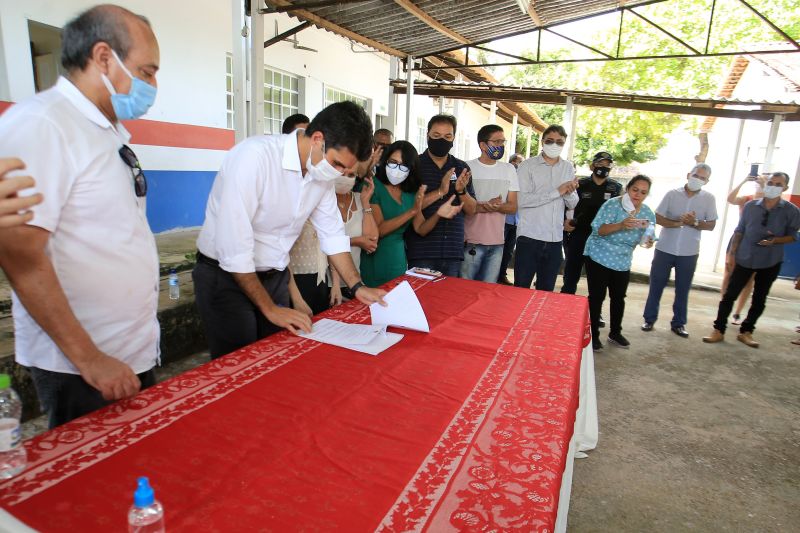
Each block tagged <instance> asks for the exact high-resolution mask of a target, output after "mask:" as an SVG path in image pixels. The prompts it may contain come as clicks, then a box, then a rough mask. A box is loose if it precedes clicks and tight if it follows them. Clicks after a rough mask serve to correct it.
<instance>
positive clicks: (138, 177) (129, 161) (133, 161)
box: [119, 144, 147, 198]
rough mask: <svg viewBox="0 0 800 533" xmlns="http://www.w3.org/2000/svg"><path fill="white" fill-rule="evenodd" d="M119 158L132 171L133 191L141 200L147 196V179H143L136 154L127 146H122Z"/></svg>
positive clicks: (142, 172)
mask: <svg viewBox="0 0 800 533" xmlns="http://www.w3.org/2000/svg"><path fill="white" fill-rule="evenodd" d="M119 156H120V157H121V158H122V161H123V162H124V163H125V164H126V165H128V166H129V167H130V169H131V170H132V171H133V189H134V191H135V192H136V196H137V197H138V198H143V197H144V196H145V195H146V194H147V179H146V178H145V177H144V171H143V170H142V165H140V164H139V158H138V157H136V154H135V153H133V150H131V149H130V147H129V146H128V145H127V144H123V145H122V148H120V149H119Z"/></svg>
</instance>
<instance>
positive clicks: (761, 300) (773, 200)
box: [703, 172, 800, 348]
mask: <svg viewBox="0 0 800 533" xmlns="http://www.w3.org/2000/svg"><path fill="white" fill-rule="evenodd" d="M788 188H789V175H788V174H786V173H785V172H774V173H773V174H772V175H771V176H770V177H769V180H767V184H766V186H765V187H764V197H763V198H759V199H758V200H753V201H751V202H748V203H747V205H745V206H744V211H743V212H742V216H741V217H739V225H738V226H737V227H736V230H735V232H734V234H733V241H732V243H731V256H732V257H733V258H734V262H735V264H734V266H733V272H732V273H731V277H730V281H729V282H728V288H727V290H726V291H725V294H724V295H723V296H722V300H720V302H719V309H718V311H717V320H715V321H714V330H713V331H712V332H711V334H710V335H708V336H706V337H703V342H721V341H723V340H724V339H725V329H726V327H727V324H728V316H729V315H730V314H731V309H733V302H735V301H736V298H738V297H739V293H740V292H741V291H742V289H743V288H744V286H745V285H746V284H747V281H748V280H749V279H750V276H752V275H753V274H755V284H754V286H753V300H752V303H751V304H750V309H748V311H747V318H745V319H744V321H742V325H741V326H740V327H739V335H737V336H736V340H738V341H739V342H742V343H744V344H746V345H747V346H750V347H751V348H758V346H759V343H758V341H756V340H754V339H753V331H755V329H756V321H757V320H758V317H760V316H761V313H763V312H764V308H765V306H766V303H767V295H769V290H770V288H771V287H772V284H773V282H774V281H775V280H776V279H777V277H778V273H779V272H780V270H781V263H782V262H783V246H784V245H785V244H790V243H793V242H794V241H795V240H797V232H798V230H800V208H798V207H797V206H796V205H794V204H792V203H791V202H787V201H786V200H784V199H782V198H781V194H783V193H784V192H785V191H786V190H787V189H788Z"/></svg>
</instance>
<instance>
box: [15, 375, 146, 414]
mask: <svg viewBox="0 0 800 533" xmlns="http://www.w3.org/2000/svg"><path fill="white" fill-rule="evenodd" d="M28 370H29V371H30V373H31V379H32V380H33V386H34V387H35V388H36V395H37V396H38V397H39V403H41V404H42V410H43V411H44V412H45V413H47V423H48V426H49V427H50V429H53V428H54V427H56V426H60V425H61V424H66V423H67V422H69V421H70V420H75V419H76V418H78V417H81V416H83V415H87V414H89V413H91V412H92V411H97V410H98V409H100V408H101V407H105V406H106V405H109V404H111V403H113V402H109V401H106V400H104V399H103V395H102V394H100V391H99V390H97V389H95V388H94V387H92V386H91V385H89V384H88V383H86V382H85V381H84V380H83V378H82V377H81V376H80V374H64V373H62V372H53V371H52V370H42V369H41V368H34V367H29V368H28ZM138 376H139V381H141V382H142V390H144V389H146V388H147V387H152V386H153V385H155V384H156V374H155V372H153V370H152V369H150V370H148V371H147V372H142V373H141V374H138Z"/></svg>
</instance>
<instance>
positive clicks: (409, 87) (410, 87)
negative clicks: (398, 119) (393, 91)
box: [403, 56, 414, 139]
mask: <svg viewBox="0 0 800 533" xmlns="http://www.w3.org/2000/svg"><path fill="white" fill-rule="evenodd" d="M413 69H414V57H413V56H408V59H407V60H406V135H405V137H403V138H404V139H410V138H411V117H412V115H413V113H412V103H413V100H414V70H413Z"/></svg>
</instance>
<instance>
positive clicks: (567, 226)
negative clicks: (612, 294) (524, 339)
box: [561, 152, 622, 327]
mask: <svg viewBox="0 0 800 533" xmlns="http://www.w3.org/2000/svg"><path fill="white" fill-rule="evenodd" d="M613 163H614V158H613V157H612V156H611V154H609V153H608V152H597V153H596V154H595V155H594V157H593V158H592V162H591V163H590V164H589V169H590V170H591V171H592V175H591V176H589V177H588V178H583V179H581V180H578V205H576V206H575V211H574V214H573V216H572V218H569V219H568V220H566V221H565V222H564V230H565V231H566V232H567V233H568V237H567V238H566V243H565V246H564V252H565V258H564V278H563V280H564V285H563V286H562V287H561V292H563V293H566V294H575V292H576V291H577V290H578V281H580V279H581V270H583V257H584V256H583V249H584V248H585V247H586V239H588V238H589V235H591V234H592V220H594V217H595V215H597V212H598V211H599V210H600V206H602V205H603V204H604V203H605V201H606V200H608V199H610V198H616V197H617V196H619V195H620V194H622V184H620V182H618V181H616V180H612V179H611V178H609V177H608V176H609V175H610V174H611V166H612V165H613ZM600 326H601V327H602V326H603V320H602V318H601V319H600Z"/></svg>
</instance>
